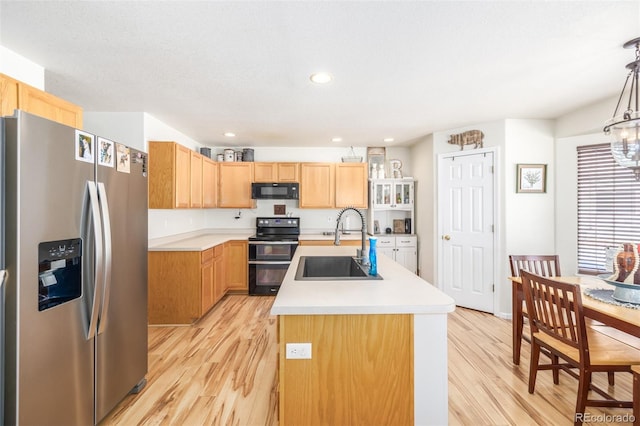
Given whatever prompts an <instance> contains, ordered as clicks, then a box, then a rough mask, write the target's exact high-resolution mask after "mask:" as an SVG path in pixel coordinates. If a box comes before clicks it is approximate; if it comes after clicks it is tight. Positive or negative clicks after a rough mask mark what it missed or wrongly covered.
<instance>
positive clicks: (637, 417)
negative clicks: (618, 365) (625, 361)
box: [631, 365, 640, 426]
mask: <svg viewBox="0 0 640 426" xmlns="http://www.w3.org/2000/svg"><path fill="white" fill-rule="evenodd" d="M631 372H632V373H633V417H634V420H633V426H640V366H638V365H634V366H632V367H631Z"/></svg>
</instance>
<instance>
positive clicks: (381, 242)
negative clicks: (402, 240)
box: [378, 237, 396, 247]
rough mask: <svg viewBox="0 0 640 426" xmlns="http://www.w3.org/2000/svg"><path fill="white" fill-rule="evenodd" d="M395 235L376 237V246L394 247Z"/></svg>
mask: <svg viewBox="0 0 640 426" xmlns="http://www.w3.org/2000/svg"><path fill="white" fill-rule="evenodd" d="M395 245H396V242H395V237H378V247H395Z"/></svg>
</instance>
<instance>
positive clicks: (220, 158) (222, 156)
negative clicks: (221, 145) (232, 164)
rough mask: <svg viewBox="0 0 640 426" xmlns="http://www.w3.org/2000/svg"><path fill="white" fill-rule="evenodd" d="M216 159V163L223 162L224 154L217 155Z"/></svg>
mask: <svg viewBox="0 0 640 426" xmlns="http://www.w3.org/2000/svg"><path fill="white" fill-rule="evenodd" d="M216 158H217V159H218V161H224V154H218V155H217V156H216Z"/></svg>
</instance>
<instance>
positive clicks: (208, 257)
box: [200, 247, 213, 263]
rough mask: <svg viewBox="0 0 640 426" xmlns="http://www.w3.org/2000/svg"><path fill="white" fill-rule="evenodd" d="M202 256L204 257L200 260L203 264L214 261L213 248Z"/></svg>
mask: <svg viewBox="0 0 640 426" xmlns="http://www.w3.org/2000/svg"><path fill="white" fill-rule="evenodd" d="M201 256H202V257H201V258H200V259H201V262H202V263H207V262H210V261H211V259H213V247H212V248H210V249H207V250H205V251H203V252H202V254H201Z"/></svg>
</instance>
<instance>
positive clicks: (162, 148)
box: [149, 142, 191, 209]
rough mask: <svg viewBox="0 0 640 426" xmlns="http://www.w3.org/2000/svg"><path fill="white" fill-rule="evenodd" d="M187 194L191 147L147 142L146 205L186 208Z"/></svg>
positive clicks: (188, 203) (188, 204)
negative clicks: (147, 195) (147, 194)
mask: <svg viewBox="0 0 640 426" xmlns="http://www.w3.org/2000/svg"><path fill="white" fill-rule="evenodd" d="M190 195H191V150H190V149H188V148H187V147H185V146H182V145H179V144H177V143H175V142H149V208H151V209H174V208H180V209H186V208H189V206H190Z"/></svg>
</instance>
